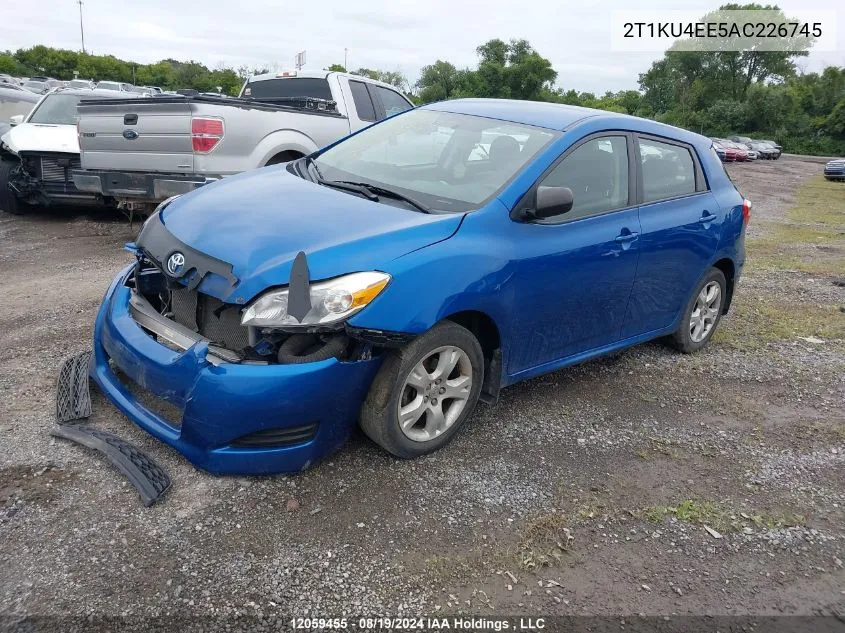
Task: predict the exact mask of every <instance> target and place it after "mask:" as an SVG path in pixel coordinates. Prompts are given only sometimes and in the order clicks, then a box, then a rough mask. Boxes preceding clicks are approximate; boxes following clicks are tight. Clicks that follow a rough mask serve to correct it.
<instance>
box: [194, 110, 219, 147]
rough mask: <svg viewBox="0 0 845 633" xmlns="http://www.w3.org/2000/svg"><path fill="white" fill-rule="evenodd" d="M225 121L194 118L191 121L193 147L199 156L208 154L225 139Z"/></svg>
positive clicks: (211, 118)
mask: <svg viewBox="0 0 845 633" xmlns="http://www.w3.org/2000/svg"><path fill="white" fill-rule="evenodd" d="M224 130H225V127H224V125H223V119H218V118H214V117H194V118H193V119H191V145H192V147H193V149H194V152H196V153H197V154H208V152H210V151H211V150H213V149H214V148H215V147H217V144H218V143H219V142H220V139H222V138H223V132H224Z"/></svg>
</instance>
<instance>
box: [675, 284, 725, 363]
mask: <svg viewBox="0 0 845 633" xmlns="http://www.w3.org/2000/svg"><path fill="white" fill-rule="evenodd" d="M726 289H727V283H726V282H725V275H724V273H722V271H721V270H719V269H718V268H711V269H710V270H709V271H708V272H707V274H706V275H705V276H704V278H703V279H702V280H701V281H700V282H699V283H698V286H696V289H695V292H693V293H692V296H691V297H690V299H689V301H688V302H687V305H686V307H685V308H684V314H683V316H682V317H681V323H680V325H678V329H677V330H676V331H675V333H674V334H673V335H672V337H671V339H670V340H671V343H672V345H673V347H675V349H677V350H678V351H680V352H683V353H684V354H692V353H693V352H697V351H698V350H700V349H701V348H702V347H704V346H705V345H707V342H708V341H709V340H710V338H711V337H712V336H713V332H715V331H716V326H717V325H719V321H720V320H721V318H722V310H723V309H724V307H725V299H726V296H727V295H726Z"/></svg>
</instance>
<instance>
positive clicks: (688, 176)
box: [638, 138, 695, 202]
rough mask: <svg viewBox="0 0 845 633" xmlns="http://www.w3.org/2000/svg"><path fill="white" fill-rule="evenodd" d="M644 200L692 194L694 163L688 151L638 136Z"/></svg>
mask: <svg viewBox="0 0 845 633" xmlns="http://www.w3.org/2000/svg"><path fill="white" fill-rule="evenodd" d="M638 143H639V146H640V161H641V164H642V174H643V202H656V201H657V200H665V199H667V198H677V197H678V196H686V195H689V194H691V193H695V163H694V162H693V160H692V154H690V151H689V150H688V149H687V148H685V147H681V146H679V145H670V144H669V143H661V142H660V141H653V140H651V139H643V138H641V139H639V140H638Z"/></svg>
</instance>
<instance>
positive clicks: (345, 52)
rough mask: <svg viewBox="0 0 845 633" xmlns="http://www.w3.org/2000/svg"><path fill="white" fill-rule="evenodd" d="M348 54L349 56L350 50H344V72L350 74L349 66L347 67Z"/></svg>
mask: <svg viewBox="0 0 845 633" xmlns="http://www.w3.org/2000/svg"><path fill="white" fill-rule="evenodd" d="M348 54H349V49H348V48H344V49H343V70H344V71H345V72H349V66H347V65H346V56H347V55H348Z"/></svg>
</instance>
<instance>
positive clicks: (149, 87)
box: [141, 86, 164, 95]
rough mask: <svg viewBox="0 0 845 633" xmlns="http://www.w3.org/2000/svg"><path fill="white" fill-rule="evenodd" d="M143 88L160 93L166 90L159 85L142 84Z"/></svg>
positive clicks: (153, 92)
mask: <svg viewBox="0 0 845 633" xmlns="http://www.w3.org/2000/svg"><path fill="white" fill-rule="evenodd" d="M141 88H143V89H144V90H149V91H150V92H151V93H152V94H158V95H160V94H161V93H162V92H164V91H163V90H162V89H161V88H159V87H158V86H141Z"/></svg>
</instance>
